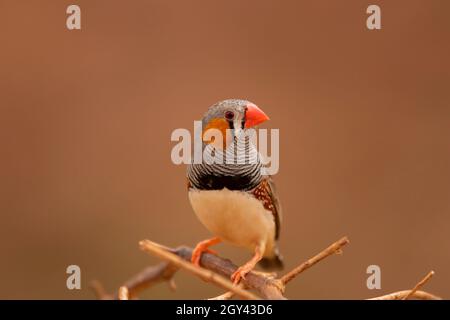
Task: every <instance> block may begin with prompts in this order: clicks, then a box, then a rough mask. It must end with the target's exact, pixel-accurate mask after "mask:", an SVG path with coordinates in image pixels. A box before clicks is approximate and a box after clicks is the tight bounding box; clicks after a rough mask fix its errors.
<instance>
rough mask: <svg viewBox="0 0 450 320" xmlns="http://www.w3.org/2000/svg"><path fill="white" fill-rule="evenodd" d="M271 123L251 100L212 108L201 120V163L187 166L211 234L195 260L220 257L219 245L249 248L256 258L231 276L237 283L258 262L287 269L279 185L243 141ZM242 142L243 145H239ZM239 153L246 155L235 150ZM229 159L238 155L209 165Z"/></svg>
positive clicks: (192, 193) (192, 194)
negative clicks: (211, 133) (281, 244)
mask: <svg viewBox="0 0 450 320" xmlns="http://www.w3.org/2000/svg"><path fill="white" fill-rule="evenodd" d="M267 120H269V117H268V116H267V115H266V114H265V113H264V112H263V111H262V110H261V109H260V108H259V107H258V106H257V105H256V104H254V103H252V102H250V101H248V100H243V99H227V100H223V101H220V102H217V103H215V104H213V105H212V106H211V107H209V109H208V110H207V112H206V113H205V114H204V116H203V118H202V152H203V159H202V160H203V161H202V162H201V163H194V162H190V163H189V164H188V166H187V188H188V197H189V201H190V204H191V206H192V208H193V211H194V212H195V214H196V216H197V217H198V219H199V220H200V222H201V223H202V224H203V225H204V226H205V227H206V228H207V229H208V230H209V231H210V232H211V233H212V234H213V237H212V238H209V239H207V240H204V241H201V242H199V243H198V244H197V245H196V246H195V248H194V250H193V253H192V257H191V262H192V263H193V264H195V265H197V266H200V258H201V255H202V254H203V253H204V252H208V253H213V254H217V252H216V251H213V250H211V249H210V247H211V246H213V245H216V244H218V243H220V242H225V243H230V244H232V245H234V246H237V247H242V248H246V249H248V250H250V251H251V252H253V256H252V258H251V259H250V260H249V261H247V262H246V263H245V264H243V265H242V266H240V267H239V268H237V270H236V271H235V272H234V273H233V274H232V275H231V281H232V282H233V283H234V284H238V283H239V282H240V281H241V280H242V279H245V277H246V275H247V274H248V273H249V272H250V271H252V270H253V269H254V268H255V267H256V265H257V264H258V263H259V264H260V266H261V267H263V268H264V269H269V270H276V269H278V270H279V269H282V268H283V260H282V256H281V255H280V253H279V249H278V239H279V236H280V224H281V206H280V202H279V198H278V195H277V191H276V188H275V183H274V181H273V178H272V176H270V175H268V174H265V172H264V170H262V169H263V168H264V164H263V161H262V156H261V155H260V153H259V152H258V150H257V149H256V146H255V145H254V144H253V143H251V141H249V139H248V138H245V137H246V136H248V135H246V134H247V133H248V131H249V129H254V128H255V127H256V126H257V125H259V124H261V123H263V122H265V121H267ZM210 129H214V130H216V132H220V133H221V135H219V138H218V139H215V137H205V136H208V135H207V134H206V133H207V132H208V130H210ZM220 137H221V138H222V139H220ZM243 139H244V140H243ZM242 141H245V143H239V142H242ZM238 149H239V150H241V151H245V152H241V153H239V152H236V150H238ZM230 155H231V156H235V157H234V158H231V159H233V161H228V160H227V161H222V162H220V161H211V160H212V159H216V160H217V159H224V158H226V159H228V158H227V156H230ZM221 157H222V158H221Z"/></svg>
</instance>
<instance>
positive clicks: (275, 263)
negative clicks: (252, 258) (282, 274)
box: [259, 247, 284, 271]
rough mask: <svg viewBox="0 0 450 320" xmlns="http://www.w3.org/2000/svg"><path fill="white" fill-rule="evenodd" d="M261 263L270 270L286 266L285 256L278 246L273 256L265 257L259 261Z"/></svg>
mask: <svg viewBox="0 0 450 320" xmlns="http://www.w3.org/2000/svg"><path fill="white" fill-rule="evenodd" d="M259 265H260V266H261V267H262V268H264V269H266V270H269V271H272V270H281V269H283V267H284V264H283V257H282V256H281V254H280V252H279V251H278V248H277V247H276V248H275V250H274V255H273V256H272V257H264V258H262V259H261V260H260V261H259Z"/></svg>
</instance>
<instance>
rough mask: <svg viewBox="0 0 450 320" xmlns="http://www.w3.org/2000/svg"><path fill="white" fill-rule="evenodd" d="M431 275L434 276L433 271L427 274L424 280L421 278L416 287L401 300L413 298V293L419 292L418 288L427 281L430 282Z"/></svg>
mask: <svg viewBox="0 0 450 320" xmlns="http://www.w3.org/2000/svg"><path fill="white" fill-rule="evenodd" d="M433 275H434V271H430V272H428V274H427V275H426V276H425V278H423V279H422V280H420V281H419V282H418V283H417V284H416V286H415V287H414V288H413V289H412V290H411V292H410V293H408V294H407V295H406V296H405V297H404V298H403V300H408V299H409V298H410V297H411V296H413V295H414V293H416V291H417V290H419V289H420V288H422V287H423V285H424V284H425V283H427V282H428V280H430V279H431V277H432V276H433Z"/></svg>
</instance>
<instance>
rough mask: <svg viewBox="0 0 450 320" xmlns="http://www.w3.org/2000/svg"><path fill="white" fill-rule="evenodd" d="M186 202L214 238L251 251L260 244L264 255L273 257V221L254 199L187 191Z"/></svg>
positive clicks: (238, 194) (225, 192) (226, 192)
mask: <svg viewBox="0 0 450 320" xmlns="http://www.w3.org/2000/svg"><path fill="white" fill-rule="evenodd" d="M189 200H190V201H191V205H192V208H193V209H194V211H195V213H196V215H197V217H198V218H199V219H200V221H201V222H202V223H203V224H204V225H205V227H206V228H207V229H208V230H209V231H211V232H212V233H213V234H214V235H216V236H218V237H219V238H221V239H222V240H224V241H228V242H230V243H232V244H234V245H237V246H241V247H246V248H248V249H250V250H252V251H253V250H254V249H255V247H256V246H257V245H260V246H262V248H261V249H262V250H264V256H271V255H272V252H273V245H274V237H275V222H274V218H273V215H272V213H271V212H270V211H268V210H266V209H265V208H264V206H263V205H262V203H261V202H260V201H258V200H257V199H255V198H254V197H253V196H251V195H249V194H246V193H244V192H240V191H231V190H228V189H223V190H201V191H199V190H190V191H189Z"/></svg>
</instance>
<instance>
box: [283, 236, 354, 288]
mask: <svg viewBox="0 0 450 320" xmlns="http://www.w3.org/2000/svg"><path fill="white" fill-rule="evenodd" d="M349 242H350V241H349V240H348V238H347V237H343V238H341V239H339V240H338V241H336V242H335V243H333V244H332V245H331V246H329V247H328V248H326V249H324V250H322V251H321V252H320V253H319V254H317V255H315V256H314V257H312V258H311V259H309V260H307V261H306V262H303V263H302V264H301V265H299V266H298V267H296V268H294V269H292V270H291V271H290V272H288V273H286V274H285V275H284V276H282V277H281V279H280V281H281V283H282V284H283V285H286V284H287V283H288V282H289V281H291V280H292V279H294V278H295V277H296V276H298V275H299V274H300V273H302V272H303V271H305V270H307V269H309V268H311V267H312V266H313V265H315V264H316V263H317V262H319V261H321V260H323V259H325V258H326V257H328V256H330V255H332V254H334V253H340V252H341V248H342V247H343V246H345V245H346V244H348V243H349Z"/></svg>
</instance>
